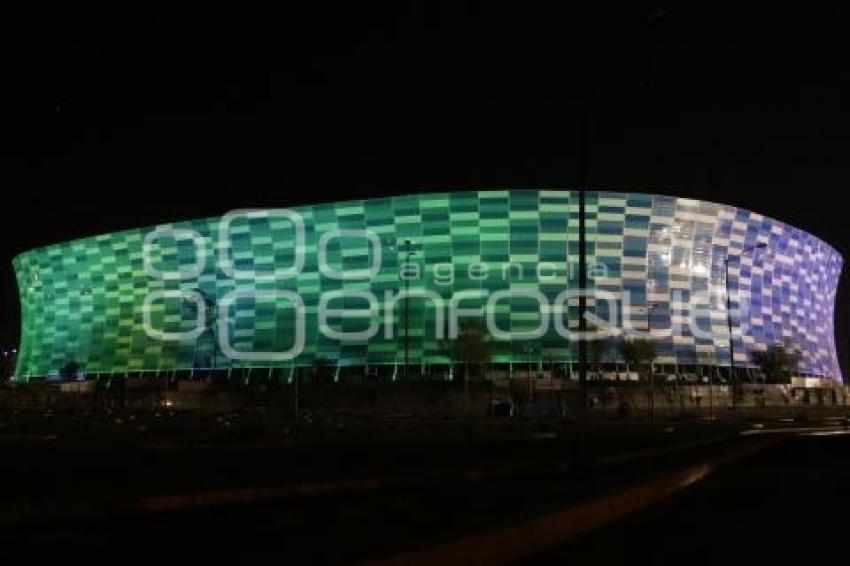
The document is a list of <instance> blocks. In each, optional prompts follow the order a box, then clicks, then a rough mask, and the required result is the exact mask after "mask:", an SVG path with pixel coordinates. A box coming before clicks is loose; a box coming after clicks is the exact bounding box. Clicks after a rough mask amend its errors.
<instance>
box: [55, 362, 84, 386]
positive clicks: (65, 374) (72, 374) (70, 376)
mask: <svg viewBox="0 0 850 566" xmlns="http://www.w3.org/2000/svg"><path fill="white" fill-rule="evenodd" d="M79 371H80V364H79V362H77V361H76V360H74V359H71V360H68V361H67V362H65V365H63V366H62V368H61V369H60V370H59V375H61V376H62V379H64V380H65V381H76V379H77V372H79Z"/></svg>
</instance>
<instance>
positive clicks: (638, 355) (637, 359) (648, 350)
mask: <svg viewBox="0 0 850 566" xmlns="http://www.w3.org/2000/svg"><path fill="white" fill-rule="evenodd" d="M620 352H621V354H622V356H623V360H624V361H625V362H626V364H627V365H628V366H629V367H634V368H636V369H637V370H638V374H640V368H641V366H648V369H649V371H648V372H647V374H648V375H649V383H650V388H649V407H650V409H649V410H650V414H651V416H652V423H653V424H655V375H654V373H653V371H652V362H653V361H654V360H655V356H656V355H657V351H656V349H655V342H653V341H652V340H647V339H645V338H633V339H631V340H629V339H626V340H623V342H622V343H621V344H620Z"/></svg>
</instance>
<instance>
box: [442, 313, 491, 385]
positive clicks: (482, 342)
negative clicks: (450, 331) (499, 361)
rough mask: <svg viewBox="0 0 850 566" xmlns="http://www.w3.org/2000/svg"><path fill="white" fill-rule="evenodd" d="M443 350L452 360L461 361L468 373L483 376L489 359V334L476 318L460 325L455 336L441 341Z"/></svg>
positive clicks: (477, 376) (476, 376) (477, 377)
mask: <svg viewBox="0 0 850 566" xmlns="http://www.w3.org/2000/svg"><path fill="white" fill-rule="evenodd" d="M443 350H444V351H445V352H446V354H447V355H448V356H449V357H450V358H451V360H452V361H453V362H462V363H463V364H464V365H465V366H466V368H467V371H468V373H469V374H470V375H472V376H473V377H475V378H476V379H480V378H483V377H484V368H485V367H486V365H487V362H489V361H490V344H489V335H488V334H487V331H486V330H485V329H484V327H482V326H481V323H480V322H479V321H477V320H468V321H466V322H465V323H464V324H462V325H461V327H460V331H459V332H458V335H457V338H455V339H454V340H451V339H449V340H445V341H443Z"/></svg>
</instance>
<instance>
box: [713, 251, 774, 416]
mask: <svg viewBox="0 0 850 566" xmlns="http://www.w3.org/2000/svg"><path fill="white" fill-rule="evenodd" d="M766 247H767V244H765V243H763V242H762V243H758V244H755V245H752V246H746V247H744V248H743V249H741V253H740V254H738V256H737V257H738V258H739V259H740V258H741V257H743V256H744V254H745V253H747V252H750V251H754V250H760V249H764V248H766ZM731 257H732V256H730V255H729V252H728V250H727V252H726V258H725V259H724V260H723V268H724V271H725V274H726V276H725V281H724V283H725V284H726V324H727V326H728V327H729V383H730V384H731V387H732V410H733V411H734V410H735V383H734V382H735V336H734V334H733V333H732V297H731V292H730V289H729V259H730V258H731ZM739 326H740V321H739Z"/></svg>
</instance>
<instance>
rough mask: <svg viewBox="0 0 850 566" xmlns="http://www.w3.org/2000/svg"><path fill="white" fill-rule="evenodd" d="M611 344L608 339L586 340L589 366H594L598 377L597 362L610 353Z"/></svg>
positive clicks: (600, 361) (599, 362)
mask: <svg viewBox="0 0 850 566" xmlns="http://www.w3.org/2000/svg"><path fill="white" fill-rule="evenodd" d="M611 346H612V344H611V341H610V340H608V339H603V340H589V341H588V342H587V361H588V364H589V365H590V366H596V373H597V377H599V376H598V374H599V364H601V363H602V362H603V361H604V360H605V359H606V358H607V357H608V355H609V354H610V353H611Z"/></svg>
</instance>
